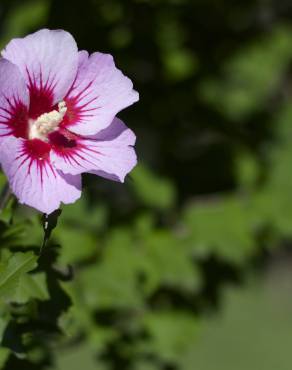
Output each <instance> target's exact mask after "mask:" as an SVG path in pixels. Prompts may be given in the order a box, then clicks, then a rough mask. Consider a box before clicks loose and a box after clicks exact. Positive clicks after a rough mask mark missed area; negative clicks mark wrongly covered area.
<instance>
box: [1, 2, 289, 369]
mask: <svg viewBox="0 0 292 370" xmlns="http://www.w3.org/2000/svg"><path fill="white" fill-rule="evenodd" d="M43 27H48V28H62V29H65V30H67V31H69V32H71V33H72V35H73V36H74V37H75V39H76V40H77V43H78V46H79V48H80V49H87V50H89V51H90V52H93V51H102V52H106V53H111V54H113V55H114V57H115V60H116V63H117V65H118V67H119V68H120V69H122V70H123V71H124V73H125V74H126V75H128V76H129V77H130V78H131V79H132V80H133V82H134V86H135V88H136V90H138V91H139V93H140V102H139V103H137V104H135V105H134V106H133V107H131V108H129V109H127V110H126V111H124V112H121V114H120V115H119V116H120V117H121V118H122V119H123V120H124V121H125V122H126V123H127V125H128V126H129V127H131V128H132V129H133V130H134V131H135V133H136V134H137V153H138V158H139V164H138V166H137V167H136V169H135V170H134V171H133V173H132V174H131V175H130V176H129V177H128V179H127V181H126V183H125V184H118V183H112V182H110V181H107V180H103V179H101V178H97V177H93V176H84V178H83V180H84V181H83V182H84V192H83V197H82V199H81V200H79V201H78V202H77V203H75V204H74V205H70V206H66V207H63V212H62V214H61V216H60V217H59V220H58V225H57V227H56V229H55V230H54V231H53V234H52V238H51V242H50V245H48V246H47V248H46V249H45V251H44V253H43V255H42V257H41V258H40V259H39V261H38V267H37V269H35V267H36V260H35V259H34V258H35V257H34V254H33V253H34V252H35V251H37V250H38V248H39V245H40V243H41V240H42V226H41V220H40V215H38V214H37V213H36V212H34V211H32V210H29V209H26V208H24V207H18V208H17V209H14V210H13V217H12V209H13V208H15V207H13V205H12V203H11V204H10V207H8V209H7V211H5V212H4V213H2V215H1V216H0V242H1V253H0V255H1V261H0V267H1V266H6V267H7V266H8V267H7V269H9V268H10V270H9V271H11V270H13V267H15V266H16V267H17V269H15V270H14V273H13V275H11V274H10V275H9V274H8V273H7V271H6V272H5V271H4V272H2V273H0V313H1V315H0V335H1V337H2V347H1V348H0V366H1V369H3V370H16V369H22V370H26V369H29V370H35V369H37V370H42V369H48V370H69V369H70V370H77V369H80V368H82V367H83V368H84V369H86V370H156V369H157V370H215V369H216V370H221V369H222V370H247V369H248V370H261V369H265V370H275V369H277V370H290V369H291V368H292V351H291V343H292V250H291V241H292V145H291V144H292V104H291V103H292V73H291V72H292V3H291V1H289V0H281V1H277V0H238V1H236V2H232V1H227V0H104V1H98V0H82V1H80V0H79V1H78V0H27V1H26V0H25V1H24V0H1V3H0V46H1V48H3V47H4V46H5V44H6V43H7V42H8V41H9V40H10V39H11V38H14V37H19V36H24V35H26V34H27V33H30V32H33V31H35V30H37V29H39V28H43ZM1 181H2V182H4V179H3V177H2V180H1ZM1 264H2V265H1ZM30 271H33V272H32V273H31V272H30ZM72 271H73V275H74V276H72ZM28 272H30V273H28ZM5 274H6V275H5ZM7 276H9V279H10V280H9V279H8V278H7ZM11 276H13V279H11ZM3 281H5V284H6V286H5V284H4V283H3ZM7 281H8V282H9V286H7ZM12 288H13V289H12ZM1 295H2V298H1Z"/></svg>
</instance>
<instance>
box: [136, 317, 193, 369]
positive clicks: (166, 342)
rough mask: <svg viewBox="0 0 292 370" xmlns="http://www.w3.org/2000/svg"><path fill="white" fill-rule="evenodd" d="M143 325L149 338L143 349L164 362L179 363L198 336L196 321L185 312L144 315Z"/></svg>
mask: <svg viewBox="0 0 292 370" xmlns="http://www.w3.org/2000/svg"><path fill="white" fill-rule="evenodd" d="M143 323H144V326H145V328H146V330H147V332H148V333H149V335H150V337H151V341H147V340H146V341H145V342H144V345H143V349H144V350H145V351H146V353H149V354H152V353H155V354H156V356H158V358H160V359H162V360H163V361H165V362H173V363H179V362H180V361H181V360H182V359H183V358H184V355H185V354H186V353H187V352H188V351H189V350H190V349H191V348H192V347H193V345H194V342H195V340H196V339H197V336H198V323H197V320H196V318H195V317H194V316H193V315H191V314H189V313H187V312H180V311H160V312H152V313H148V314H146V315H145V317H144V319H143Z"/></svg>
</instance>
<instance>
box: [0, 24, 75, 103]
mask: <svg viewBox="0 0 292 370" xmlns="http://www.w3.org/2000/svg"><path fill="white" fill-rule="evenodd" d="M2 56H3V57H4V58H6V59H8V60H9V61H10V62H12V63H14V64H16V65H17V66H18V67H19V69H20V71H21V73H22V75H23V76H24V78H25V81H26V84H27V85H28V87H29V89H30V91H31V92H33V93H34V95H35V96H38V95H39V94H40V92H44V93H45V94H47V95H49V94H51V97H52V103H53V104H55V103H57V102H59V101H60V100H62V99H63V98H64V96H65V95H66V93H67V92H68V90H69V88H70V86H71V85H72V83H73V81H74V79H75V77H76V72H77V66H78V50H77V45H76V42H75V41H74V39H73V37H72V36H71V35H70V34H69V33H68V32H65V31H62V30H54V31H51V30H47V29H43V30H40V31H38V32H35V33H33V34H31V35H28V36H26V37H24V38H21V39H14V40H12V41H10V42H9V44H8V45H7V46H6V48H5V49H4V50H3V51H2ZM36 92H38V93H39V94H37V93H36ZM40 95H42V94H40ZM37 105H38V102H35V106H37Z"/></svg>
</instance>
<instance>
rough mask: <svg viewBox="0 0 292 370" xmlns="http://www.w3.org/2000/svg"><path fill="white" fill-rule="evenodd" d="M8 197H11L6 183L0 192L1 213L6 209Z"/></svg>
mask: <svg viewBox="0 0 292 370" xmlns="http://www.w3.org/2000/svg"><path fill="white" fill-rule="evenodd" d="M10 195H11V190H10V187H9V184H8V182H7V183H6V184H5V185H4V187H3V189H2V192H1V194H0V212H2V211H3V210H4V208H5V207H6V204H7V202H8V200H9V198H10Z"/></svg>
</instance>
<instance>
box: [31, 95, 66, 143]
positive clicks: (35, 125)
mask: <svg viewBox="0 0 292 370" xmlns="http://www.w3.org/2000/svg"><path fill="white" fill-rule="evenodd" d="M66 112H67V107H66V103H65V102H64V101H61V102H60V103H59V104H58V110H53V111H51V112H49V113H44V114H42V115H40V116H39V117H38V118H37V119H36V120H34V119H30V120H29V132H28V138H29V139H40V140H43V141H48V135H49V134H50V133H51V132H53V131H55V130H56V129H57V127H58V126H59V124H60V123H61V122H62V120H63V118H64V116H65V114H66Z"/></svg>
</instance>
